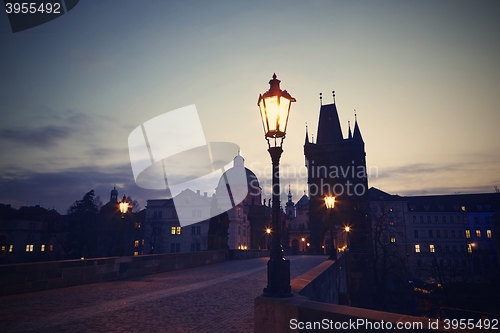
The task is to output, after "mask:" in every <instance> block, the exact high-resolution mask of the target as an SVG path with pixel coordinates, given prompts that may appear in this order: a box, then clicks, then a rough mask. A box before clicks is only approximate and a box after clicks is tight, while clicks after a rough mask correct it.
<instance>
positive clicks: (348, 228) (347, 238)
mask: <svg viewBox="0 0 500 333" xmlns="http://www.w3.org/2000/svg"><path fill="white" fill-rule="evenodd" d="M344 231H345V233H346V243H347V244H346V248H347V250H349V232H350V231H351V227H350V226H348V225H346V226H344Z"/></svg>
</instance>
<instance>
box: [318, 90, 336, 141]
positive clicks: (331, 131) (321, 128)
mask: <svg viewBox="0 0 500 333" xmlns="http://www.w3.org/2000/svg"><path fill="white" fill-rule="evenodd" d="M341 140H343V136H342V129H341V128H340V121H339V115H338V112H337V106H336V104H335V94H334V100H333V104H327V105H321V109H320V111H319V122H318V134H317V137H316V143H317V144H325V143H334V142H339V141H341Z"/></svg>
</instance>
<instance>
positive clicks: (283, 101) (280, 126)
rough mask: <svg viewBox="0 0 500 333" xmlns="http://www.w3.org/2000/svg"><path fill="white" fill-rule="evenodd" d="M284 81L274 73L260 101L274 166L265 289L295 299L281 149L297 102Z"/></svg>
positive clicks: (275, 295) (269, 293)
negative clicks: (285, 235) (284, 233)
mask: <svg viewBox="0 0 500 333" xmlns="http://www.w3.org/2000/svg"><path fill="white" fill-rule="evenodd" d="M280 82H281V81H280V80H278V79H277V78H276V74H274V75H273V78H272V80H270V81H269V85H270V88H269V90H268V91H266V92H265V93H264V94H262V95H259V101H258V102H257V105H258V106H259V109H260V116H261V119H262V126H263V127H264V137H265V138H266V140H267V145H268V147H269V149H268V150H267V151H268V152H269V154H270V155H271V161H272V164H273V185H272V186H273V187H272V189H273V206H272V212H273V213H272V229H273V234H272V235H273V238H272V240H273V241H272V245H271V254H270V257H269V261H268V262H267V287H266V288H264V296H268V297H288V296H292V288H291V286H290V260H287V259H285V258H284V257H283V246H282V245H281V219H280V180H279V162H280V157H281V154H282V153H283V149H282V147H281V146H282V145H283V140H284V139H285V135H286V127H287V124H288V115H289V114H290V107H291V105H292V102H295V101H296V100H295V98H293V97H292V96H291V95H290V94H289V93H288V92H287V91H286V90H281V89H280ZM271 143H273V145H271Z"/></svg>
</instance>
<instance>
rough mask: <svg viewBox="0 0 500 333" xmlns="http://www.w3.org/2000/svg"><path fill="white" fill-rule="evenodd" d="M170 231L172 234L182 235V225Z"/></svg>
mask: <svg viewBox="0 0 500 333" xmlns="http://www.w3.org/2000/svg"><path fill="white" fill-rule="evenodd" d="M170 233H171V234H172V235H180V234H181V227H172V229H171V230H170Z"/></svg>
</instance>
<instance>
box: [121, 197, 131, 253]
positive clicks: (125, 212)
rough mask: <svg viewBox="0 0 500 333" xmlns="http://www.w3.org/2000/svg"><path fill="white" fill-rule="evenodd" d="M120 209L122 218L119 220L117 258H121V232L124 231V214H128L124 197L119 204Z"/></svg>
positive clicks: (127, 206)
mask: <svg viewBox="0 0 500 333" xmlns="http://www.w3.org/2000/svg"><path fill="white" fill-rule="evenodd" d="M119 207H120V213H122V218H121V219H120V241H119V245H118V246H119V248H118V256H123V253H124V250H123V232H124V230H123V229H125V220H124V218H125V214H127V212H128V208H129V204H128V202H127V198H126V197H125V195H123V199H122V201H120V204H119Z"/></svg>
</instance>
